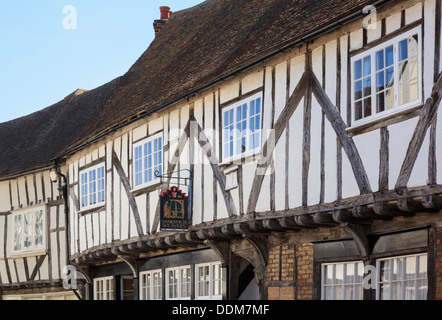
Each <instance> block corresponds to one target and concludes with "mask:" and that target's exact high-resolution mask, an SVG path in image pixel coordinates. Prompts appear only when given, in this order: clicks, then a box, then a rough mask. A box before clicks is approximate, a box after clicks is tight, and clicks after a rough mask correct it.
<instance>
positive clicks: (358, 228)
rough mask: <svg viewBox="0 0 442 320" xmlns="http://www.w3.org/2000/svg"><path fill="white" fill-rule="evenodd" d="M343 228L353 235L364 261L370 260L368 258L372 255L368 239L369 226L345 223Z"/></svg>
mask: <svg viewBox="0 0 442 320" xmlns="http://www.w3.org/2000/svg"><path fill="white" fill-rule="evenodd" d="M341 226H342V228H344V229H345V230H346V231H347V232H348V233H350V234H351V236H352V238H353V240H354V241H355V243H356V247H357V248H358V251H359V254H360V255H361V256H362V259H363V260H365V259H368V256H369V254H370V242H369V240H368V237H367V233H368V230H367V229H368V226H367V225H362V224H354V223H350V222H346V223H343V224H341Z"/></svg>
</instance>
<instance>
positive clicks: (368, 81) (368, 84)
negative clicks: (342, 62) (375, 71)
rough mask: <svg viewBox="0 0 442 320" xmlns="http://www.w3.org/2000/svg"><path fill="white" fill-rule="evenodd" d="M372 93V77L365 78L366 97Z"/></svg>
mask: <svg viewBox="0 0 442 320" xmlns="http://www.w3.org/2000/svg"><path fill="white" fill-rule="evenodd" d="M369 95H371V78H370V77H368V78H365V79H364V97H367V96H369Z"/></svg>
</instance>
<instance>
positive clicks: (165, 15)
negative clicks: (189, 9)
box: [153, 6, 173, 37]
mask: <svg viewBox="0 0 442 320" xmlns="http://www.w3.org/2000/svg"><path fill="white" fill-rule="evenodd" d="M160 12H161V17H160V20H155V21H154V22H153V28H154V30H155V37H156V36H157V35H158V33H159V32H160V31H161V29H163V26H164V25H165V24H166V22H167V21H168V20H169V18H170V17H171V16H172V14H173V12H172V11H170V8H169V7H166V6H163V7H160Z"/></svg>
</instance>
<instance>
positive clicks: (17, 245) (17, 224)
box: [14, 215, 22, 251]
mask: <svg viewBox="0 0 442 320" xmlns="http://www.w3.org/2000/svg"><path fill="white" fill-rule="evenodd" d="M21 219H22V216H21V215H16V216H15V217H14V250H15V251H17V250H21V237H22V225H21Z"/></svg>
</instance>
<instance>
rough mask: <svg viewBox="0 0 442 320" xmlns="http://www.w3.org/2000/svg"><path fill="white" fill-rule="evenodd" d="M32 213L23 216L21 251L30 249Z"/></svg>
mask: <svg viewBox="0 0 442 320" xmlns="http://www.w3.org/2000/svg"><path fill="white" fill-rule="evenodd" d="M32 224H33V221H32V213H26V214H25V215H24V225H23V236H24V239H23V240H24V241H23V249H25V250H26V249H29V248H31V247H32V228H33V226H32Z"/></svg>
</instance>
